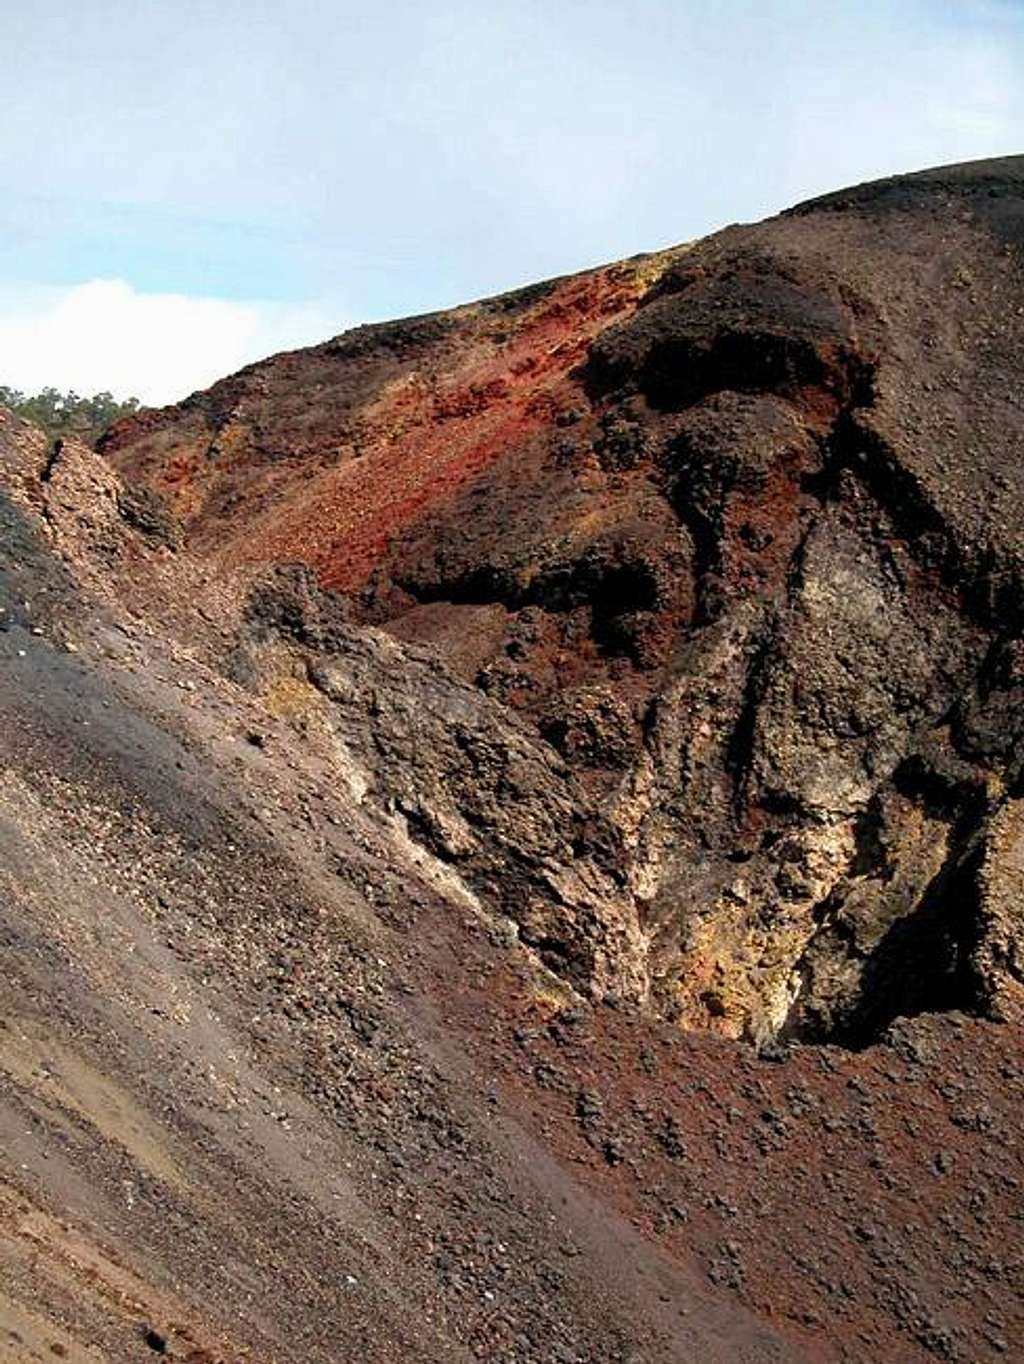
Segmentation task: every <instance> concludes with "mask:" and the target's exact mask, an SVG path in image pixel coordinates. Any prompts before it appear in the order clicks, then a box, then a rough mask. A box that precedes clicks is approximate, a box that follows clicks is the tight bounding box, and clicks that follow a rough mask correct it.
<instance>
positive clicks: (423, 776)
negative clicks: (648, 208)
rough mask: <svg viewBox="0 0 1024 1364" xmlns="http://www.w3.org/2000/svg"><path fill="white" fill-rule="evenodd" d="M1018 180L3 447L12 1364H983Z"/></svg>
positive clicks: (881, 190) (602, 284)
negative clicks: (88, 441) (73, 437)
mask: <svg viewBox="0 0 1024 1364" xmlns="http://www.w3.org/2000/svg"><path fill="white" fill-rule="evenodd" d="M1022 183H1024V159H1012V160H1009V161H1003V162H987V163H980V164H978V165H975V166H968V167H954V168H946V169H943V170H940V171H934V172H928V173H926V174H923V175H920V176H914V177H905V178H903V179H900V180H896V181H891V182H883V183H881V184H879V185H872V186H864V187H860V188H858V189H855V190H851V191H847V192H844V193H843V194H840V195H836V196H830V197H829V198H826V199H824V200H820V201H817V202H815V203H813V204H809V205H805V206H801V207H800V208H798V209H795V210H793V211H792V212H791V213H789V214H787V215H783V217H781V218H778V219H774V220H772V221H770V222H767V223H763V224H758V225H755V226H751V227H735V228H730V229H727V230H726V231H725V232H723V233H720V234H718V235H716V236H715V237H712V238H709V239H707V240H705V241H703V242H699V243H696V244H693V245H692V246H689V247H686V248H679V249H677V250H673V251H669V252H665V253H661V254H659V255H656V256H647V257H641V258H637V259H636V260H634V261H630V262H625V263H622V264H620V265H616V266H611V267H608V268H605V269H602V270H597V271H592V272H588V273H586V274H583V275H579V276H575V277H573V278H570V279H566V280H561V281H555V282H553V283H552V284H549V285H544V286H538V287H537V288H535V289H531V290H525V291H521V292H520V293H518V294H515V295H510V296H507V297H505V298H502V299H497V300H492V301H489V302H485V303H481V304H475V305H470V306H468V307H465V308H460V309H456V310H454V311H453V312H452V313H448V314H440V315H437V316H435V317H430V318H420V319H413V320H411V321H406V322H400V323H394V324H388V325H386V326H383V327H373V328H364V329H359V330H358V331H356V332H355V333H349V334H347V335H346V336H343V337H340V338H336V339H335V340H334V341H331V342H328V343H326V344H325V345H323V346H320V347H315V348H313V349H311V350H309V351H303V352H296V353H294V354H291V355H286V356H278V357H274V358H272V359H271V360H268V361H266V362H264V363H263V364H260V365H256V366H253V367H251V368H250V369H248V370H246V371H243V372H242V373H241V374H240V375H237V376H234V377H233V378H230V379H227V380H224V381H223V382H222V383H220V384H218V385H215V386H214V388H213V389H211V390H210V391H209V392H208V393H204V394H197V395H194V396H193V397H192V398H191V399H189V400H188V401H187V402H186V403H184V404H181V405H179V406H177V407H174V408H168V409H165V410H163V411H161V412H158V413H142V414H139V416H138V417H136V418H133V419H131V420H129V421H128V422H126V423H122V424H121V425H119V426H118V427H116V428H115V429H114V430H113V431H112V432H110V433H108V436H107V437H106V439H105V440H104V442H103V454H102V456H101V455H97V454H96V453H94V452H92V451H90V450H88V449H86V448H85V447H84V446H81V445H77V444H76V443H75V442H73V441H71V442H67V443H66V444H65V445H64V446H63V447H60V448H58V449H56V450H52V449H50V448H48V446H47V443H46V442H45V440H44V439H43V437H42V436H41V435H40V434H39V433H38V432H35V431H33V430H32V428H31V427H29V426H27V425H26V424H24V423H22V422H19V421H17V420H16V419H14V418H11V417H5V416H3V414H0V546H2V558H0V610H2V614H0V657H2V659H3V664H4V666H3V668H2V669H0V935H2V941H3V944H4V967H5V969H4V972H3V973H2V974H3V980H2V982H0V1132H2V1134H3V1139H2V1140H0V1204H2V1206H3V1210H4V1216H3V1219H2V1220H0V1266H2V1271H0V1353H3V1352H4V1351H6V1354H5V1355H4V1357H5V1358H6V1357H8V1356H9V1357H11V1358H12V1359H14V1360H16V1361H18V1364H21V1362H22V1361H28V1360H38V1359H45V1358H53V1357H55V1356H56V1357H66V1358H70V1359H73V1360H95V1359H111V1360H118V1361H120V1360H138V1359H143V1358H149V1357H152V1356H156V1355H159V1354H165V1355H169V1356H170V1357H172V1358H177V1359H182V1360H185V1359H190V1360H192V1361H193V1364H204V1362H205V1364H210V1361H215V1360H218V1361H224V1362H225V1364H226V1361H235V1360H240V1359H250V1360H255V1361H261V1364H262V1362H263V1361H267V1364H269V1362H270V1361H281V1362H282V1364H284V1362H285V1361H288V1362H290V1361H295V1364H298V1361H303V1364H309V1361H324V1364H327V1362H328V1361H341V1360H349V1359H351V1360H355V1359H359V1360H367V1361H371V1362H372V1364H390V1362H391V1361H398V1360H408V1359H416V1360H421V1359H422V1360H434V1359H436V1360H439V1361H440V1360H446V1361H447V1360H461V1359H467V1360H468V1359H474V1358H476V1359H486V1360H494V1361H500V1362H501V1364H552V1362H557V1364H570V1361H573V1362H575V1364H580V1361H586V1364H598V1362H599V1364H606V1361H607V1362H608V1364H612V1362H613V1361H627V1360H628V1361H631V1362H632V1364H640V1361H643V1362H644V1364H657V1362H659V1361H664V1362H665V1364H668V1361H673V1362H674V1361H683V1360H690V1359H696V1358H699V1359H701V1360H722V1361H723V1362H724V1361H737V1360H748V1361H751V1364H753V1362H754V1361H772V1360H776V1361H779V1362H780V1364H781V1361H787V1364H788V1361H791V1360H802V1359H806V1360H814V1361H816V1364H817V1361H833V1360H834V1361H848V1362H851V1364H852V1361H860V1360H863V1359H865V1358H879V1359H899V1360H901V1361H902V1360H906V1361H926V1360H928V1359H935V1358H939V1359H958V1360H963V1361H968V1360H969V1361H972V1364H974V1362H975V1361H989V1360H995V1359H1000V1358H1006V1357H1008V1356H1010V1355H1012V1350H1013V1348H1014V1342H1015V1341H1016V1340H1019V1339H1020V1338H1022V1336H1024V1310H1022V1304H1021V1297H1020V1285H1021V1268H1022V1266H1021V1263H1020V1254H1019V1250H1018V1243H1019V1237H1018V1236H1017V1230H1018V1227H1019V1220H1020V1217H1021V1215H1022V1213H1024V1208H1022V1206H1021V1180H1022V1178H1024V1171H1022V1170H1021V1168H1020V1164H1021V1153H1020V1150H1019V1143H1018V1142H1017V1140H1016V1134H1017V1131H1018V1129H1019V1122H1020V1114H1021V1092H1020V1081H1021V1069H1020V1061H1019V1056H1020V1043H1021V1022H1020V1018H1019V1007H1020V999H1021V988H1022V983H1021V982H1022V975H1024V966H1022V956H1021V950H1022V949H1021V912H1020V906H1021V891H1022V889H1024V885H1022V881H1024V874H1022V867H1024V854H1022V842H1021V838H1022V835H1021V832H1020V830H1021V809H1022V807H1021V799H1022V797H1024V790H1022V784H1021V770H1020V761H1021V726H1022V724H1024V708H1022V705H1021V701H1022V693H1021V687H1022V685H1024V675H1022V671H1021V669H1022V666H1024V665H1022V658H1024V655H1022V653H1021V644H1020V631H1021V617H1020V602H1021V596H1020V570H1021V544H1020V537H1021V533H1022V532H1021V527H1022V525H1024V518H1022V516H1021V510H1022V501H1021V493H1022V488H1021V479H1022V477H1024V475H1022V464H1021V458H1020V456H1021V448H1020V446H1021V432H1022V425H1024V423H1022V416H1024V414H1022V412H1021V408H1020V405H1019V404H1020V401H1021V393H1020V387H1019V376H1020V373H1021V372H1022V365H1021V360H1022V358H1024V357H1022V339H1024V281H1022V274H1021V269H1022V252H1024V197H1022ZM738 1039H743V1040H738ZM750 1043H753V1044H754V1045H749V1044H750Z"/></svg>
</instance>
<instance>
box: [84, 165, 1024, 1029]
mask: <svg viewBox="0 0 1024 1364" xmlns="http://www.w3.org/2000/svg"><path fill="white" fill-rule="evenodd" d="M357 342H358V344H356V343H357ZM1022 372H1024V160H1022V159H1020V158H1017V159H1008V160H1004V161H997V162H985V163H978V164H977V165H973V166H967V167H954V168H949V169H946V170H942V171H936V172H929V173H927V174H925V175H921V176H916V177H906V178H904V179H901V180H898V181H891V182H882V183H880V184H878V185H874V186H866V187H862V188H860V189H857V190H854V191H850V192H848V193H846V194H844V195H840V196H832V197H831V198H828V199H825V200H821V201H816V202H814V203H810V204H807V205H803V206H801V207H800V208H798V209H796V210H793V211H792V212H791V213H789V214H787V215H784V216H783V217H781V218H778V219H774V220H771V221H769V222H766V223H763V224H758V225H755V226H752V227H736V228H730V229H728V230H727V231H725V232H722V233H719V234H717V235H716V236H714V237H712V238H709V239H707V240H705V241H703V242H700V243H697V244H696V245H694V246H692V247H690V248H688V249H685V250H684V249H679V250H677V251H674V252H667V253H664V254H662V255H660V256H655V257H646V258H641V259H640V260H639V261H637V262H629V263H627V264H625V265H621V266H615V267H609V268H607V269H604V270H598V271H594V272H591V273H589V274H586V275H581V276H577V277H574V278H573V279H570V280H562V281H556V282H554V283H553V284H552V285H550V286H546V287H545V288H544V289H543V290H540V291H537V292H535V293H525V294H521V295H517V296H509V297H508V298H507V299H505V300H494V301H491V302H489V303H485V304H480V305H475V306H474V307H472V308H468V309H459V310H456V311H455V312H453V313H451V314H446V315H443V316H440V317H438V318H435V319H426V320H418V321H414V322H412V323H406V324H392V325H390V326H389V327H387V328H381V329H374V328H369V329H363V330H361V331H360V332H359V333H358V334H353V338H349V339H348V341H347V343H346V341H345V338H342V342H340V343H339V342H333V343H328V344H327V345H326V346H323V347H318V348H314V349H313V350H311V351H308V352H296V353H295V354H293V355H290V356H284V357H278V358H276V359H274V360H271V361H267V362H266V363H265V364H263V365H260V366H255V367H252V368H251V369H250V370H247V371H243V373H242V374H241V375H238V376H236V377H235V378H233V379H231V380H226V381H224V383H223V384H221V385H218V386H216V387H215V388H214V389H213V390H211V391H210V392H209V393H208V394H201V395H196V396H195V397H193V398H192V399H189V400H188V402H187V403H185V404H183V405H182V406H180V407H178V408H170V409H166V410H165V411H163V412H160V413H148V414H142V415H141V416H139V417H138V418H133V419H129V421H128V422H126V423H124V424H122V425H121V426H120V427H118V428H116V429H115V430H114V431H113V432H112V433H110V435H109V436H108V438H107V440H106V442H105V447H104V448H105V451H106V453H107V455H108V457H109V458H110V459H111V460H112V461H113V462H114V464H115V466H116V467H117V468H118V469H119V470H120V471H122V472H123V473H126V474H130V475H132V477H133V478H134V479H135V480H136V481H139V482H142V483H145V485H146V486H148V487H151V488H152V489H153V490H154V494H159V497H160V498H161V499H162V500H161V501H160V502H159V503H148V502H147V503H146V504H145V505H146V508H147V509H149V510H148V511H147V516H148V521H147V524H148V523H150V522H155V521H159V525H160V526H172V527H173V534H174V537H175V543H177V542H178V539H177V537H178V536H179V529H178V528H179V526H180V527H182V528H183V530H182V532H181V533H183V534H184V536H185V540H186V546H187V550H188V552H189V553H191V554H193V555H195V556H196V557H197V558H198V559H199V560H200V561H202V562H205V563H207V564H208V565H213V566H215V567H217V568H219V569H221V570H227V569H231V570H237V569H240V568H244V569H245V571H252V570H253V569H254V568H256V569H258V570H260V571H264V570H266V569H269V568H272V567H273V566H274V565H279V564H283V563H296V562H298V563H302V564H304V565H305V566H306V567H307V569H308V570H309V571H310V573H311V574H314V575H315V576H316V578H317V579H318V580H319V583H320V584H321V586H323V587H327V588H338V589H342V590H343V592H344V597H345V613H344V614H345V619H346V624H345V625H344V626H343V627H339V631H338V632H335V633H334V634H330V632H328V634H329V636H330V637H320V638H317V639H315V640H313V641H308V640H307V641H305V642H304V643H305V645H306V646H308V649H309V654H308V666H309V668H310V670H311V671H310V677H311V678H312V679H313V682H314V685H315V686H316V687H317V688H318V689H319V691H320V692H321V694H322V695H323V696H324V697H326V698H327V699H328V701H329V702H330V705H331V706H332V707H333V716H334V720H333V723H334V724H335V725H336V727H337V731H338V734H339V736H340V740H341V742H343V744H344V745H345V748H346V751H347V752H348V753H349V754H351V755H353V761H354V762H355V763H356V764H357V766H358V767H359V768H360V770H361V771H362V772H363V774H364V776H363V778H362V780H364V781H365V784H366V788H367V789H368V790H370V791H372V792H373V793H374V796H373V798H374V799H376V800H379V801H380V802H381V804H382V806H386V807H388V808H389V809H390V810H391V811H392V812H393V813H394V815H395V817H396V818H401V819H403V820H405V821H406V824H407V828H408V832H409V834H410V837H412V838H413V839H414V840H416V841H418V842H420V843H421V844H422V845H423V846H424V848H426V849H427V850H428V851H429V853H430V855H431V856H433V857H437V858H440V859H441V860H443V861H444V862H445V863H446V864H448V865H450V866H451V867H452V868H454V869H455V871H456V872H457V874H458V875H459V877H460V878H461V879H462V881H463V882H464V883H465V885H466V886H467V887H468V888H469V889H470V890H471V892H472V893H473V894H475V895H478V896H480V897H481V899H484V900H487V901H488V902H489V903H490V904H492V906H493V907H494V908H496V909H498V910H500V912H501V913H503V914H505V915H507V916H508V917H510V918H511V919H512V920H514V921H515V923H516V924H517V925H518V930H519V932H520V934H521V936H522V937H523V939H524V941H526V942H527V943H530V944H532V945H534V946H535V947H536V949H537V950H538V951H539V952H540V953H541V955H542V957H543V959H544V961H545V962H546V963H547V964H548V965H549V966H550V967H551V968H552V969H553V970H555V971H556V972H558V973H559V974H561V975H563V976H564V977H565V979H566V980H567V981H568V982H569V983H571V984H572V985H573V986H574V987H575V988H577V989H584V990H592V991H594V992H596V993H598V994H600V993H602V992H605V991H611V992H618V993H624V994H625V995H627V996H629V997H632V998H634V999H636V1000H637V1001H638V1002H641V1003H643V1004H644V1005H645V1006H647V1007H649V1008H652V1009H655V1010H657V1011H659V1012H661V1013H662V1014H663V1015H665V1016H667V1017H669V1018H672V1019H676V1020H678V1021H679V1022H680V1024H682V1025H683V1026H686V1027H689V1028H710V1029H713V1030H717V1031H721V1032H724V1033H726V1034H728V1035H731V1036H746V1037H749V1038H751V1039H752V1040H754V1041H757V1042H763V1041H768V1040H771V1039H773V1038H776V1037H780V1036H782V1037H798V1038H813V1039H820V1040H835V1041H840V1042H844V1043H847V1044H850V1045H854V1046H859V1045H862V1044H864V1043H865V1042H867V1041H869V1040H871V1039H872V1038H874V1037H876V1036H877V1035H878V1034H879V1032H880V1031H881V1030H882V1029H884V1028H886V1027H887V1026H888V1025H889V1023H890V1022H891V1021H892V1020H893V1019H894V1018H895V1017H897V1016H898V1015H902V1014H908V1013H917V1012H921V1011H925V1010H936V1009H966V1010H975V1011H980V1012H982V1013H993V1014H999V1015H1003V1016H1006V1015H1010V1014H1013V1013H1014V1012H1015V1011H1017V1010H1018V1009H1019V1007H1020V1002H1021V999H1022V998H1024V972H1022V965H1021V963H1022V954H1024V947H1022V926H1021V913H1020V903H1021V901H1020V889H1021V862H1022V853H1021V847H1022V843H1021V827H1022V826H1021V819H1020V809H1019V807H1020V802H1021V797H1022V794H1024V792H1022V787H1021V753H1022V749H1021V742H1022V739H1021V730H1022V720H1021V715H1022V705H1021V702H1022V697H1024V690H1022V689H1024V661H1022V655H1021V648H1022V646H1021V640H1020V634H1021V626H1022V612H1021V564H1022V548H1024V546H1022V526H1024V458H1022V456H1024V448H1022V447H1024V434H1022V432H1024V408H1022V405H1021V404H1022V402H1024V399H1022V395H1021V391H1020V375H1021V373H1022ZM311 395H312V396H311ZM140 505H141V504H140ZM152 507H158V509H159V517H156V516H155V513H152V510H151V509H152ZM367 627H372V628H367Z"/></svg>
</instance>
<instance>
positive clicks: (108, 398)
mask: <svg viewBox="0 0 1024 1364" xmlns="http://www.w3.org/2000/svg"><path fill="white" fill-rule="evenodd" d="M0 407H7V408H9V409H10V410H11V411H12V412H16V413H17V415H18V416H19V417H24V418H25V420H26V421H30V422H34V423H35V425H36V426H39V427H41V428H42V429H43V430H44V431H45V432H46V434H47V435H48V436H49V437H50V438H51V439H54V438H56V437H58V436H77V437H78V439H79V440H82V441H85V443H86V444H87V445H95V443H96V441H97V440H99V438H100V436H101V435H102V434H103V432H104V431H106V430H107V429H108V428H109V427H111V426H113V424H114V423H115V422H116V421H119V420H120V419H121V418H122V417H126V416H128V415H130V414H131V413H132V412H137V411H138V410H139V400H138V398H125V399H123V400H122V399H118V398H115V397H114V395H113V394H112V393H108V392H106V391H104V392H102V393H94V394H93V395H92V397H91V398H83V397H80V396H79V394H77V393H75V392H74V391H73V390H69V391H68V392H67V393H61V392H60V390H59V389H56V388H44V389H41V390H40V391H39V392H38V393H35V394H31V395H29V394H26V393H22V392H21V391H20V390H19V389H16V388H9V387H8V386H7V385H5V384H0Z"/></svg>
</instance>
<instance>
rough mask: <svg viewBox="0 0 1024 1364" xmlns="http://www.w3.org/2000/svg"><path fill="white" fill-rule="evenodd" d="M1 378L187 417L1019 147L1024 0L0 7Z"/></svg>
mask: <svg viewBox="0 0 1024 1364" xmlns="http://www.w3.org/2000/svg"><path fill="white" fill-rule="evenodd" d="M0 32H2V34H3V43H2V47H0V89H2V90H3V92H4V93H3V109H2V112H0V247H2V250H0V384H8V385H11V386H13V387H17V388H21V389H24V390H26V391H30V392H34V391H36V390H38V389H39V388H41V387H43V386H44V385H47V384H53V385H54V386H56V387H58V388H74V389H75V390H76V391H78V392H81V393H92V392H94V391H97V390H99V389H109V390H111V391H113V392H114V393H115V394H117V395H118V396H122V397H124V396H128V395H129V394H133V395H136V396H138V397H139V398H141V399H142V400H143V401H145V402H147V403H153V404H156V403H164V402H170V401H174V400H177V399H179V398H181V397H184V396H185V395H186V394H188V393H189V392H190V391H192V390H193V389H195V388H198V387H202V386H205V385H206V384H208V383H210V382H212V381H213V380H214V379H216V378H218V377H220V376H221V375H223V374H226V373H229V372H231V371H232V370H234V369H237V368H238V367H239V366H240V365H242V364H244V363H247V362H249V361H251V360H253V359H257V358H259V357H260V356H262V355H265V354H269V353H272V352H274V351H277V350H281V349H286V348H290V347H292V346H297V345H304V344H308V343H310V342H313V341H317V340H322V339H324V338H326V337H328V336H331V335H334V334H336V333H338V332H339V331H342V330H344V329H345V328H346V327H348V326H352V325H355V324H356V323H358V322H363V321H372V320H379V319H382V318H386V317H393V316H402V315H407V314H410V313H416V312H423V311H428V310H431V309H434V308H442V307H447V306H451V305H453V304H455V303H459V302H465V301H467V300H469V299H472V298H477V297H482V296H485V295H488V294H493V293H497V292H500V291H502V290H504V289H508V288H513V287H515V286H517V285H520V284H525V283H529V282H531V281H533V280H537V279H543V278H547V277H550V276H552V275H556V274H562V273H566V272H568V271H572V270H578V269H582V268H584V267H586V266H588V265H594V264H597V263H599V262H601V261H606V260H614V259H618V258H620V257H622V256H627V255H633V254H635V253H636V252H639V251H645V250H654V249H657V248H659V247H662V246H667V245H670V244H672V243H675V242H679V241H685V240H689V239H692V238H693V237H696V236H700V235H702V234H704V233H707V232H709V231H712V230H714V229H716V228H719V227H722V226H725V225H726V224H728V223H730V222H736V221H744V220H752V219H757V218H760V217H764V216H766V215H767V214H770V213H774V212H777V211H778V210H780V209H782V208H785V207H786V206H787V205H789V204H791V203H794V202H797V201H799V200H800V199H803V198H807V197H809V196H811V195H814V194H817V193H821V192H824V191H826V190H829V189H836V188H839V187H841V186H843V185H846V184H852V183H856V182H858V181H862V180H866V179H872V178H874V177H877V176H880V175H887V174H892V173H895V172H899V171H907V170H914V169H920V168H923V167H926V166H929V165H937V164H942V163H944V162H951V161H960V160H968V159H974V158H977V157H984V156H997V155H1006V154H1010V153H1016V152H1024V0H948V2H947V3H941V2H940V0H888V2H887V3H883V2H882V0H718V2H717V3H716V2H715V0H515V3H509V0H465V2H460V0H452V3H439V0H376V3H372V4H368V3H366V0H363V2H362V3H360V4H354V3H349V2H348V0H287V3H282V0H174V2H173V3H169V0H160V3H154V2H153V0H34V3H33V4H31V5H28V4H26V3H24V0H17V3H15V0H0Z"/></svg>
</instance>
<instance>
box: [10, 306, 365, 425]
mask: <svg viewBox="0 0 1024 1364" xmlns="http://www.w3.org/2000/svg"><path fill="white" fill-rule="evenodd" d="M342 325H343V324H342V321H341V320H340V319H339V318H338V317H337V316H331V317H329V316H328V315H327V310H326V309H325V308H324V307H322V306H320V305H317V304H304V305H292V304H279V303H268V302H261V301H258V300H255V301H243V302H233V301H231V300H228V299H219V298H195V297H190V296H188V295H185V294H145V293H138V292H136V290H135V289H133V288H132V286H131V285H130V284H127V283H126V282H125V281H124V280H120V279H94V280H89V281H88V282H86V283H83V284H76V285H74V286H72V287H70V288H67V289H53V288H39V289H31V290H24V289H23V290H19V291H17V292H16V293H11V294H8V295H7V296H6V297H5V296H3V295H0V384H7V385H9V386H11V387H13V388H20V389H22V390H23V391H25V392H28V393H35V392H37V391H38V390H39V389H41V388H45V387H46V386H47V385H53V387H55V388H59V389H74V390H75V391H76V392H77V393H81V394H92V393H96V392H100V391H102V390H109V391H110V392H112V393H114V394H115V395H116V396H117V397H128V396H129V395H132V394H134V395H135V396H136V397H138V398H140V399H141V400H142V401H143V402H145V403H149V404H154V405H155V404H159V403H168V402H174V401H177V399H179V398H183V397H185V396H186V395H187V394H189V393H191V392H193V391H194V390H195V389H197V388H204V387H206V386H207V385H208V384H210V383H212V382H213V381H214V380H215V379H219V378H221V377H222V376H223V375H225V374H230V373H231V372H232V371H233V370H236V369H238V368H239V367H240V366H242V365H245V364H248V363H249V362H250V361H252V360H258V359H260V358H262V357H263V356H265V355H270V354H272V353H273V352H274V351H278V350H287V349H289V348H291V347H295V346H302V345H308V344H310V343H311V342H314V341H319V340H322V339H323V338H324V337H326V336H329V335H333V334H334V333H336V332H338V331H340V330H341V327H342Z"/></svg>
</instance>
